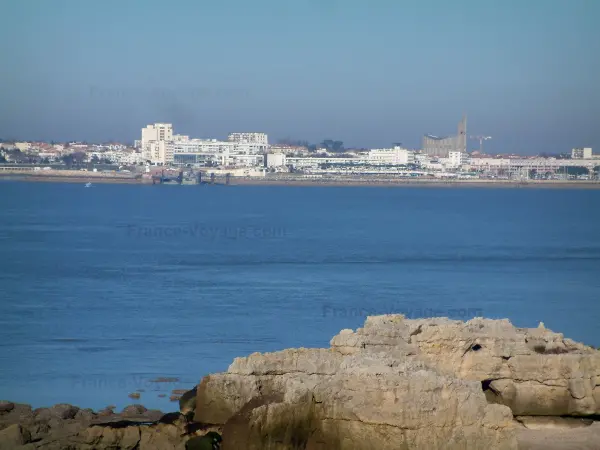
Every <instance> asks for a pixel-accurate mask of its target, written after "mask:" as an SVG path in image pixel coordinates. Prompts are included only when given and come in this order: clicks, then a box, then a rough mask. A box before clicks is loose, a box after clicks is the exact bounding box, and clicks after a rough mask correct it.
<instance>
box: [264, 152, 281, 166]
mask: <svg viewBox="0 0 600 450" xmlns="http://www.w3.org/2000/svg"><path fill="white" fill-rule="evenodd" d="M285 165H286V157H285V154H284V153H267V155H266V159H265V166H266V167H283V166H285Z"/></svg>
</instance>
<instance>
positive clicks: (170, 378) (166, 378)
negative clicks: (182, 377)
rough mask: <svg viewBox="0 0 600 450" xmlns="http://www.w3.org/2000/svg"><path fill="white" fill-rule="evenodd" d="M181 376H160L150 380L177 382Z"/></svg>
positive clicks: (155, 381)
mask: <svg viewBox="0 0 600 450" xmlns="http://www.w3.org/2000/svg"><path fill="white" fill-rule="evenodd" d="M178 381H179V378H174V377H158V378H155V379H154V380H150V383H177V382H178Z"/></svg>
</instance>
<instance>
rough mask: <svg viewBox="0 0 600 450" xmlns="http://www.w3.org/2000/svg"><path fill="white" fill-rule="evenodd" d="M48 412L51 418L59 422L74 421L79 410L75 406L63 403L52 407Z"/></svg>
mask: <svg viewBox="0 0 600 450" xmlns="http://www.w3.org/2000/svg"><path fill="white" fill-rule="evenodd" d="M48 410H49V412H50V415H51V417H52V418H55V419H61V420H66V419H74V418H75V416H76V415H77V413H78V412H79V408H78V407H77V406H73V405H68V404H65V403H61V404H58V405H54V406H52V407H50V408H49V409H48Z"/></svg>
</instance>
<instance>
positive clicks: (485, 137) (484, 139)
mask: <svg viewBox="0 0 600 450" xmlns="http://www.w3.org/2000/svg"><path fill="white" fill-rule="evenodd" d="M469 137H470V138H471V139H477V140H478V141H479V153H483V141H487V140H488V139H491V138H492V137H491V136H469Z"/></svg>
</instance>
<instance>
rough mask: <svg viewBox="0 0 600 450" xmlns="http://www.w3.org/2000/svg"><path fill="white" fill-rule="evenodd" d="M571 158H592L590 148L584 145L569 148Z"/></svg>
mask: <svg viewBox="0 0 600 450" xmlns="http://www.w3.org/2000/svg"><path fill="white" fill-rule="evenodd" d="M571 158H572V159H591V158H592V148H591V147H584V148H574V149H573V150H571Z"/></svg>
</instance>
